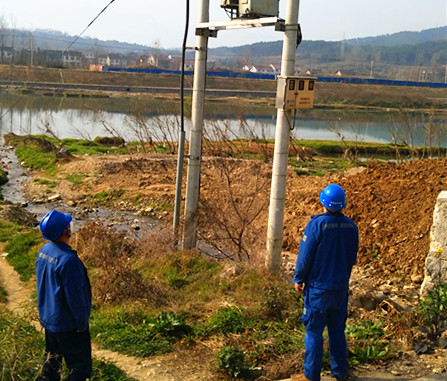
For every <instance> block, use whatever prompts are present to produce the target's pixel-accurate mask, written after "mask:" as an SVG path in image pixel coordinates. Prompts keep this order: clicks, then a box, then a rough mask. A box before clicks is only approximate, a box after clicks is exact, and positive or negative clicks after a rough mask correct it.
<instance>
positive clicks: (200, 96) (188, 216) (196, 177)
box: [183, 0, 209, 250]
mask: <svg viewBox="0 0 447 381" xmlns="http://www.w3.org/2000/svg"><path fill="white" fill-rule="evenodd" d="M208 21H209V0H201V1H200V4H199V17H198V22H199V23H207V22H208ZM196 43H197V45H196V56H195V62H194V85H193V94H192V112H191V131H190V137H189V161H188V177H187V183H186V200H185V221H184V227H183V249H184V250H190V249H192V248H194V247H195V246H196V220H197V206H198V202H199V190H200V167H201V164H202V160H201V157H202V130H203V110H204V100H205V79H206V57H207V48H208V34H207V33H204V34H203V35H200V36H198V37H197V39H196Z"/></svg>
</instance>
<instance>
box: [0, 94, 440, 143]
mask: <svg viewBox="0 0 447 381" xmlns="http://www.w3.org/2000/svg"><path fill="white" fill-rule="evenodd" d="M11 105H13V107H11ZM177 107H178V104H177V103H175V102H172V101H166V100H153V99H152V100H135V99H121V100H117V99H66V98H62V97H61V98H55V97H29V96H27V97H11V96H5V95H3V96H0V117H1V119H0V133H1V134H2V135H3V134H5V133H8V132H14V133H16V134H21V135H23V134H40V133H45V132H46V130H47V129H48V128H50V129H51V131H52V132H53V133H54V134H55V135H56V136H58V137H59V138H87V139H93V138H95V137H96V136H110V135H113V134H116V135H120V136H122V137H124V138H125V139H126V140H128V141H130V140H138V139H139V137H140V138H141V137H145V138H147V137H148V135H151V136H152V138H153V140H158V139H162V138H163V137H166V138H167V139H169V140H175V139H176V137H177V131H178V128H179V117H178V116H177V115H176V114H177ZM205 115H206V122H205V123H206V132H205V136H206V137H207V138H209V139H218V138H219V137H220V136H221V135H222V134H224V135H225V137H226V138H230V139H234V138H254V137H259V138H266V139H272V138H274V136H275V129H276V117H275V115H276V113H275V109H274V108H273V106H272V107H268V108H266V107H265V106H252V105H251V106H241V105H238V104H237V103H235V104H234V107H233V106H232V105H231V104H228V103H221V104H219V103H211V104H210V105H208V106H207V110H206V112H205ZM227 115H229V116H227ZM216 117H217V121H216V119H215V118H216ZM290 123H291V127H292V126H293V127H294V129H293V131H292V135H293V137H294V138H297V139H319V140H339V139H340V137H341V136H342V137H343V138H344V139H345V140H351V141H358V142H378V143H389V142H393V141H397V142H399V143H400V142H405V143H407V144H410V145H414V146H422V145H432V146H442V147H447V138H446V135H447V122H446V120H436V121H434V122H433V121H432V122H430V120H429V119H428V117H427V116H424V117H421V116H418V117H415V116H414V115H413V116H408V115H407V116H406V115H402V114H397V113H395V114H391V113H371V112H357V113H355V112H340V111H325V110H312V111H306V112H303V113H299V114H298V116H297V117H296V118H294V119H293V120H291V121H290ZM185 127H186V128H187V129H189V121H187V122H186V126H185ZM187 136H188V135H187ZM427 137H430V138H431V141H428V138H427Z"/></svg>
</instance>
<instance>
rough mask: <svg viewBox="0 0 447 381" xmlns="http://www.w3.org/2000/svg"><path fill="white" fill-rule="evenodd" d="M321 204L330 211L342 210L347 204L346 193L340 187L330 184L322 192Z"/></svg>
mask: <svg viewBox="0 0 447 381" xmlns="http://www.w3.org/2000/svg"><path fill="white" fill-rule="evenodd" d="M320 202H321V203H322V204H323V205H324V206H325V207H326V208H328V209H331V210H342V209H343V208H344V207H345V206H346V204H347V203H346V195H345V191H344V190H343V188H342V187H341V186H340V185H337V184H329V185H328V186H327V187H326V188H324V189H323V190H322V191H321V192H320Z"/></svg>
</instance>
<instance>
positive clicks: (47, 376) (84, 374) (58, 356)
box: [37, 330, 92, 381]
mask: <svg viewBox="0 0 447 381" xmlns="http://www.w3.org/2000/svg"><path fill="white" fill-rule="evenodd" d="M62 359H64V360H65V364H66V365H67V368H68V371H69V374H68V377H67V381H85V380H86V379H88V378H90V377H91V374H92V347H91V341H90V332H89V331H88V330H87V331H84V332H77V331H69V332H57V333H55V332H50V331H48V330H45V363H44V365H43V369H42V374H41V376H40V377H38V378H37V380H40V381H60V379H61V369H62Z"/></svg>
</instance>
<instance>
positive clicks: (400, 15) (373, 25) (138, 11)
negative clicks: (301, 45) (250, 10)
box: [0, 0, 447, 48]
mask: <svg viewBox="0 0 447 381" xmlns="http://www.w3.org/2000/svg"><path fill="white" fill-rule="evenodd" d="M287 1H288V0H281V1H280V15H279V16H280V17H283V18H284V17H285V6H286V2H287ZM109 3H110V0H70V1H68V0H39V1H38V0H0V18H1V19H2V21H3V23H5V24H6V25H7V26H9V27H11V26H13V27H15V28H16V29H31V30H34V29H53V30H58V31H61V32H64V33H68V34H70V35H74V36H75V35H78V34H80V33H81V32H82V31H83V30H84V29H85V27H86V26H87V25H88V24H89V23H90V22H91V21H92V20H93V19H94V18H95V16H96V15H97V14H98V13H99V12H100V11H101V10H102V9H103V8H104V7H105V6H106V5H107V4H109ZM220 3H221V1H220V0H210V21H225V20H227V19H228V17H227V15H226V13H225V11H224V10H223V9H221V8H220ZM198 4H199V0H190V16H191V18H190V24H189V25H190V27H189V38H188V45H189V46H192V45H194V42H195V36H194V29H195V26H196V23H197V12H198V11H197V9H198ZM185 9H186V0H160V1H154V0H115V1H114V2H113V3H112V4H111V5H110V6H109V8H108V9H107V10H106V11H105V12H104V13H103V14H102V15H101V16H100V17H99V18H98V19H97V20H96V21H95V23H93V25H92V26H90V28H89V29H87V31H86V32H85V33H84V34H83V36H89V37H96V38H99V39H102V40H118V41H123V42H131V43H139V44H144V45H148V46H156V45H157V46H160V47H162V48H180V47H181V45H182V41H183V32H184V28H185ZM299 22H300V24H301V29H302V32H303V39H304V40H326V41H340V40H343V39H351V38H357V37H372V36H379V35H383V34H392V33H396V32H402V31H421V30H424V29H430V28H436V27H441V26H445V25H447V1H446V0H375V1H365V0H345V1H333V0H302V1H300V14H299ZM281 39H282V34H281V33H280V32H275V31H274V29H273V27H264V28H255V29H251V30H244V31H241V30H238V31H220V32H219V33H218V37H217V39H214V38H212V39H210V43H209V46H210V47H217V46H238V45H244V44H251V43H255V42H261V41H277V40H281ZM74 48H75V47H74Z"/></svg>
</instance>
